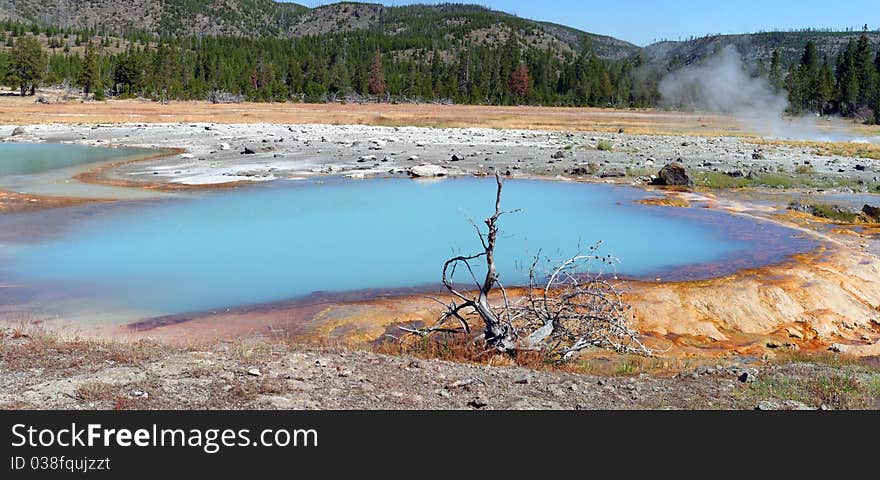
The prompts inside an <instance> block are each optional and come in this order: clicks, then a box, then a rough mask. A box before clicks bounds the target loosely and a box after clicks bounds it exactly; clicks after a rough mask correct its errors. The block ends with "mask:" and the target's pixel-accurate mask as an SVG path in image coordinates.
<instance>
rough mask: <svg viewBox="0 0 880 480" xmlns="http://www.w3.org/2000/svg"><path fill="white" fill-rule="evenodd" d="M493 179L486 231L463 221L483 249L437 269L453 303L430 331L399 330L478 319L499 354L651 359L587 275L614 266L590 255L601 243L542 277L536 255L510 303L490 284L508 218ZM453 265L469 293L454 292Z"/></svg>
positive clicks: (600, 282)
mask: <svg viewBox="0 0 880 480" xmlns="http://www.w3.org/2000/svg"><path fill="white" fill-rule="evenodd" d="M495 181H496V185H497V190H496V195H495V211H494V213H493V215H492V216H491V217H489V218H487V219H486V220H485V221H484V223H485V224H486V228H487V230H486V232H483V230H482V229H480V228H479V227H478V226H477V225H476V224H475V223H473V222H471V224H472V225H474V228H475V229H476V230H477V235H478V237H479V240H480V244H481V245H482V246H483V251H482V252H480V253H477V254H474V255H470V256H462V255H459V256H456V257H453V258H451V259H449V260H447V261H446V262H445V263H444V264H443V272H442V281H443V286H444V288H445V289H446V290H447V291H448V292H449V293H450V294H451V295H452V296H453V297H455V298H456V299H457V300H458V302H460V303H456V302H455V301H453V302H451V303H450V304H449V305H446V304H444V306H445V307H446V311H445V312H444V313H443V314H442V315H441V316H440V317H439V318H438V320H437V322H435V323H434V325H432V326H430V327H427V328H423V329H414V328H405V327H401V330H403V331H405V332H408V333H410V334H413V335H418V336H421V337H426V336H428V335H431V334H433V333H438V332H442V333H454V334H458V333H470V331H471V326H470V323H469V321H468V319H478V320H479V321H480V322H481V323H482V324H483V335H482V336H483V341H484V342H485V343H486V345H487V346H488V347H489V348H490V349H494V350H496V351H499V352H515V351H542V352H545V353H547V354H548V355H554V356H557V357H559V358H560V359H562V360H568V359H570V358H572V357H573V356H574V355H575V354H576V353H578V352H580V351H582V350H585V349H588V348H602V349H607V350H612V351H615V352H618V353H629V354H639V355H652V352H651V350H650V349H648V348H647V347H646V346H645V345H644V344H643V343H642V341H641V340H640V339H639V334H638V332H636V331H635V330H633V329H632V328H630V327H629V323H630V320H631V319H632V313H631V312H632V309H631V307H630V306H629V305H627V304H626V303H625V302H624V301H623V299H622V296H621V293H620V291H619V290H618V289H617V287H616V286H615V285H614V284H613V283H611V282H610V281H608V280H606V279H605V278H604V277H603V276H602V272H601V271H600V272H595V273H591V268H590V267H591V266H592V264H595V263H599V264H604V265H608V266H613V265H614V263H615V262H616V260H615V259H614V258H613V257H610V256H601V255H599V254H598V250H599V246H600V245H601V242H599V243H597V244H595V245H593V246H591V247H590V248H589V250H588V253H587V254H582V255H581V254H579V255H576V256H574V257H571V258H569V259H567V260H565V261H563V262H561V263H558V264H556V266H555V267H553V268H552V269H551V270H550V271H548V272H540V271H539V270H538V266H539V264H540V263H541V260H542V254H541V252H540V251H539V252H538V254H537V255H536V256H535V258H533V260H532V264H531V267H530V268H529V285H528V286H527V287H526V291H525V293H524V294H523V295H522V296H520V297H519V298H517V299H516V301H514V300H513V299H512V298H511V297H510V295H508V292H507V289H506V288H505V287H504V285H503V284H502V283H501V282H500V281H499V278H498V272H497V269H496V265H495V245H496V242H497V239H498V233H499V229H498V221H499V219H500V218H501V217H502V216H503V215H506V214H508V213H512V212H511V211H504V210H501V193H502V190H503V187H504V184H503V182H502V179H501V176H500V175H498V174H496V175H495ZM483 258H485V261H486V274H485V277H484V278H483V281H482V282H480V281H479V280H478V277H477V275H476V272H475V271H474V269H473V266H472V265H471V262H472V261H474V260H477V259H483ZM460 265H461V266H463V268H465V269H467V271H468V273H469V274H470V277H471V279H472V280H473V282H474V284H475V288H476V290H475V291H474V292H473V293H466V292H462V291H459V290H458V289H457V288H456V287H455V285H454V283H453V278H454V276H455V271H456V270H457V268H458V267H459V266H460ZM614 278H616V277H614ZM496 287H497V288H498V290H499V291H500V292H501V298H502V300H503V305H501V306H497V307H496V306H493V305H492V304H491V303H490V301H489V296H490V294H491V293H492V290H493V289H495V288H496ZM438 301H439V300H438ZM440 303H443V302H440ZM450 322H454V323H451V324H450ZM453 325H455V326H453Z"/></svg>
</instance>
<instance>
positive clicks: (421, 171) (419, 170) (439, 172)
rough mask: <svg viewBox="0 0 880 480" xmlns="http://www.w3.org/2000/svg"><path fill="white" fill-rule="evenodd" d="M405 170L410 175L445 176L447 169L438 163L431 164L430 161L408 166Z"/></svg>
mask: <svg viewBox="0 0 880 480" xmlns="http://www.w3.org/2000/svg"><path fill="white" fill-rule="evenodd" d="M406 172H407V173H408V174H409V175H410V176H411V177H445V176H446V175H448V174H449V171H448V170H446V168H445V167H442V166H440V165H432V164H430V163H426V164H422V165H418V166H415V167H409V168H408V169H407V170H406Z"/></svg>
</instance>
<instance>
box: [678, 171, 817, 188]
mask: <svg viewBox="0 0 880 480" xmlns="http://www.w3.org/2000/svg"><path fill="white" fill-rule="evenodd" d="M813 183H814V182H813V181H812V180H811V179H809V178H798V177H792V176H788V175H776V174H772V173H762V174H759V175H756V176H754V177H752V178H748V177H731V176H730V175H727V174H724V173H720V172H698V173H696V174H694V184H696V185H697V186H701V187H707V188H746V187H758V186H765V187H771V188H794V187H802V186H813Z"/></svg>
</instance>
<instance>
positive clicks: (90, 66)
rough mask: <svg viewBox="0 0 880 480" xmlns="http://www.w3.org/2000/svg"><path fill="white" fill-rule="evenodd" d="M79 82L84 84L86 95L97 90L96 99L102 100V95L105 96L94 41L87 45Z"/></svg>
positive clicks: (81, 84)
mask: <svg viewBox="0 0 880 480" xmlns="http://www.w3.org/2000/svg"><path fill="white" fill-rule="evenodd" d="M77 82H78V83H79V85H80V86H82V88H83V94H85V95H86V96H88V95H89V94H90V93H92V92H95V99H96V100H101V97H103V91H102V90H103V86H102V85H101V71H100V69H99V68H98V54H97V52H96V51H95V45H94V44H93V43H92V42H89V43H88V44H87V45H86V53H85V57H84V59H83V65H82V69H81V70H80V72H79V77H78V78H77ZM99 92H100V93H99Z"/></svg>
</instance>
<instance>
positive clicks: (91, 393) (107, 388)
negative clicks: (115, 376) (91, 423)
mask: <svg viewBox="0 0 880 480" xmlns="http://www.w3.org/2000/svg"><path fill="white" fill-rule="evenodd" d="M117 390H118V389H117V388H116V386H114V385H112V384H109V383H107V382H86V383H83V384H82V385H80V386H79V387H77V388H76V398H78V399H79V400H82V401H84V402H101V401H110V400H115V399H116V397H117V393H118V392H117Z"/></svg>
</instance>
